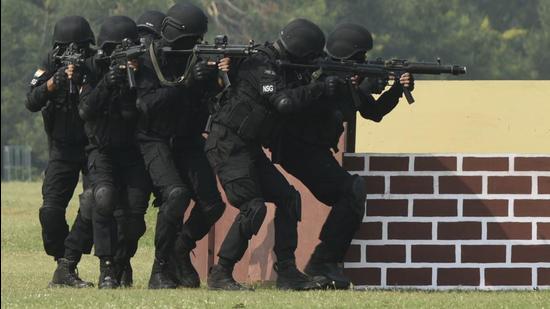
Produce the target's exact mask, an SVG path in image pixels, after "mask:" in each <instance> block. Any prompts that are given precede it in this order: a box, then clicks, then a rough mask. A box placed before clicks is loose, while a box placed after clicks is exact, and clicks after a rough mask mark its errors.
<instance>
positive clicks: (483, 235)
mask: <svg viewBox="0 0 550 309" xmlns="http://www.w3.org/2000/svg"><path fill="white" fill-rule="evenodd" d="M481 239H482V240H487V222H481Z"/></svg>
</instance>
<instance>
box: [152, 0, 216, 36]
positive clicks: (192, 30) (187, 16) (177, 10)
mask: <svg viewBox="0 0 550 309" xmlns="http://www.w3.org/2000/svg"><path fill="white" fill-rule="evenodd" d="M207 30H208V17H206V15H205V14H204V12H203V11H202V10H201V9H200V8H198V7H196V6H194V5H193V4H190V3H176V4H174V5H173V6H172V7H171V8H170V9H169V10H168V12H167V13H166V18H165V19H164V21H163V22H162V28H161V31H160V33H161V36H162V38H163V39H164V40H166V41H167V42H168V43H173V42H174V41H176V40H177V39H180V38H184V37H202V36H203V35H204V34H205V33H206V31H207Z"/></svg>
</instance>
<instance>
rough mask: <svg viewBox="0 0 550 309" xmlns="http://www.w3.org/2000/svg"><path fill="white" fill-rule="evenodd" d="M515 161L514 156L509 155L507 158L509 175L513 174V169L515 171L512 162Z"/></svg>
mask: <svg viewBox="0 0 550 309" xmlns="http://www.w3.org/2000/svg"><path fill="white" fill-rule="evenodd" d="M515 160H516V159H515V156H513V155H510V156H509V157H508V172H510V173H513V172H514V169H515V163H514V162H515Z"/></svg>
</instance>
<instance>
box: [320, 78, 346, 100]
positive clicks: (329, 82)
mask: <svg viewBox="0 0 550 309" xmlns="http://www.w3.org/2000/svg"><path fill="white" fill-rule="evenodd" d="M324 82H325V95H327V96H333V95H335V94H336V90H337V89H338V84H341V83H342V82H343V81H342V79H340V77H338V76H328V77H327V78H325V81H324Z"/></svg>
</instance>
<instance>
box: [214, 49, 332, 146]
mask: <svg viewBox="0 0 550 309" xmlns="http://www.w3.org/2000/svg"><path fill="white" fill-rule="evenodd" d="M264 48H265V49H264V50H265V51H266V52H259V53H256V54H254V55H253V56H251V57H249V58H247V59H245V60H244V61H243V62H242V64H241V65H240V67H239V69H238V72H237V74H236V76H235V78H234V79H235V82H234V83H233V86H232V89H231V91H230V93H229V95H228V97H227V99H226V101H225V102H224V103H223V107H222V109H221V110H220V111H219V112H218V113H217V114H216V115H215V118H214V122H216V123H219V124H222V125H224V126H226V127H229V128H231V129H234V130H236V131H237V134H239V135H240V136H241V138H243V139H245V140H251V141H256V142H261V143H264V144H269V143H270V140H271V139H272V138H273V136H274V135H275V134H276V133H275V131H277V127H278V126H279V125H280V121H281V119H282V118H283V117H286V116H287V115H291V114H295V113H299V112H300V111H301V110H303V109H304V108H306V107H307V106H309V105H311V104H313V103H314V102H315V101H316V100H318V99H320V98H321V96H322V95H323V94H324V85H323V84H322V83H320V82H311V72H308V71H304V70H297V69H291V68H281V67H279V66H277V65H276V63H275V61H276V60H277V59H278V58H280V55H279V54H278V53H277V51H275V50H274V48H273V46H272V45H269V44H268V45H266V46H265V47H264Z"/></svg>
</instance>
